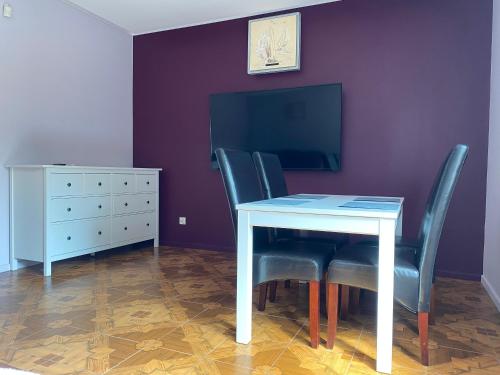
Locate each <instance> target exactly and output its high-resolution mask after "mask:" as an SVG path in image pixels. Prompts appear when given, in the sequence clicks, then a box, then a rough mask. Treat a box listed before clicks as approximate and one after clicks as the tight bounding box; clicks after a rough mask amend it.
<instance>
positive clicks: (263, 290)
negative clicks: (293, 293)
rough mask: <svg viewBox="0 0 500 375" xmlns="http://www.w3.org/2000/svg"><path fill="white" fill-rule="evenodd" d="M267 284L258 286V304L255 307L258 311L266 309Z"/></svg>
mask: <svg viewBox="0 0 500 375" xmlns="http://www.w3.org/2000/svg"><path fill="white" fill-rule="evenodd" d="M267 284H268V283H262V284H260V285H259V304H258V305H257V310H259V311H264V310H265V309H266V299H267Z"/></svg>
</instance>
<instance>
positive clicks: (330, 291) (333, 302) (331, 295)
mask: <svg viewBox="0 0 500 375" xmlns="http://www.w3.org/2000/svg"><path fill="white" fill-rule="evenodd" d="M326 295H327V299H328V338H327V340H326V347H327V348H328V349H333V345H334V343H335V335H336V334H337V320H338V304H339V284H334V283H328V287H327V291H326Z"/></svg>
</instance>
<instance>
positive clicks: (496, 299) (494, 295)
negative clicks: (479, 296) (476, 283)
mask: <svg viewBox="0 0 500 375" xmlns="http://www.w3.org/2000/svg"><path fill="white" fill-rule="evenodd" d="M481 284H483V286H484V289H486V292H487V293H488V294H489V296H490V298H491V300H492V301H493V303H494V304H495V306H496V307H497V309H498V311H500V296H499V295H498V293H499V292H500V291H495V289H493V286H492V285H491V284H490V283H489V281H488V279H486V277H484V275H482V276H481Z"/></svg>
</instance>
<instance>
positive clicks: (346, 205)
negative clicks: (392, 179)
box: [236, 194, 404, 219]
mask: <svg viewBox="0 0 500 375" xmlns="http://www.w3.org/2000/svg"><path fill="white" fill-rule="evenodd" d="M403 200H404V198H401V197H381V196H359V195H325V194H294V195H289V196H286V197H281V198H273V199H266V200H262V201H256V202H249V203H242V204H238V205H236V209H237V210H240V211H262V212H283V213H296V214H318V215H336V216H339V215H340V216H351V217H352V216H361V217H372V218H386V219H397V218H398V217H399V215H400V213H401V209H402V204H403Z"/></svg>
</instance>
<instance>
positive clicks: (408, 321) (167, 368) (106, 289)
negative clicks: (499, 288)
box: [0, 247, 500, 375]
mask: <svg viewBox="0 0 500 375" xmlns="http://www.w3.org/2000/svg"><path fill="white" fill-rule="evenodd" d="M235 265H236V263H235V257H234V256H233V255H231V254H225V253H218V252H213V251H203V250H195V249H179V248H169V247H163V248H160V251H159V255H158V256H155V255H154V253H153V250H152V249H151V248H143V249H120V251H114V252H105V253H101V254H97V255H96V257H95V258H94V257H90V256H85V257H80V258H75V259H72V260H66V261H61V262H57V263H54V265H53V276H52V277H51V278H43V277H42V276H41V274H42V270H41V268H40V267H38V266H36V267H30V268H26V269H23V270H20V271H17V272H6V273H2V274H0V367H4V368H5V367H13V368H18V369H23V370H29V371H33V372H35V373H40V374H104V373H106V374H110V375H111V374H127V375H128V374H155V375H156V374H259V375H261V374H272V375H278V374H287V375H288V374H290V375H296V374H297V375H298V374H373V373H375V372H374V366H375V359H374V355H375V333H374V327H375V317H374V311H373V302H374V300H375V298H374V296H373V295H370V294H366V296H365V297H366V298H364V299H363V301H364V303H363V304H362V308H361V311H360V313H358V314H355V315H351V316H350V318H349V320H348V321H346V322H340V326H339V330H338V337H337V340H336V346H335V348H334V349H333V350H332V351H329V350H326V349H325V347H324V341H323V342H322V345H321V346H320V348H319V349H317V350H314V349H311V348H310V347H309V345H308V340H309V337H308V328H307V287H306V286H305V285H302V284H301V285H299V284H297V283H295V284H292V288H290V289H285V288H283V286H282V284H280V286H279V288H278V297H277V300H276V302H275V303H269V302H268V304H267V307H266V311H265V312H264V313H260V312H258V311H257V309H256V308H254V319H253V341H252V343H251V344H250V345H239V344H236V343H235V341H234V338H235V310H234V308H235V284H236V279H235ZM255 297H256V295H255ZM436 300H437V302H438V303H437V314H436V325H434V326H431V328H430V338H431V339H430V349H431V350H430V352H431V354H430V358H431V366H430V367H428V368H425V367H423V366H421V365H420V363H419V347H418V336H417V324H416V317H415V316H414V315H413V314H410V313H409V312H407V311H406V310H404V309H402V308H399V307H398V308H396V314H395V331H394V334H395V341H394V371H393V373H394V374H398V375H399V374H427V373H428V374H477V375H492V374H497V375H498V374H500V314H499V313H498V311H497V310H496V308H495V307H494V305H493V304H492V302H491V301H490V300H489V298H488V296H487V295H486V293H485V292H484V291H483V289H482V287H481V285H480V284H479V283H477V282H468V281H458V280H452V279H439V280H438V282H437V296H436ZM254 301H256V298H254ZM322 324H323V326H322V332H321V333H322V339H323V340H324V339H325V337H326V326H325V324H326V319H325V318H324V317H323V320H322ZM1 372H2V370H1V369H0V373H1Z"/></svg>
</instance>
